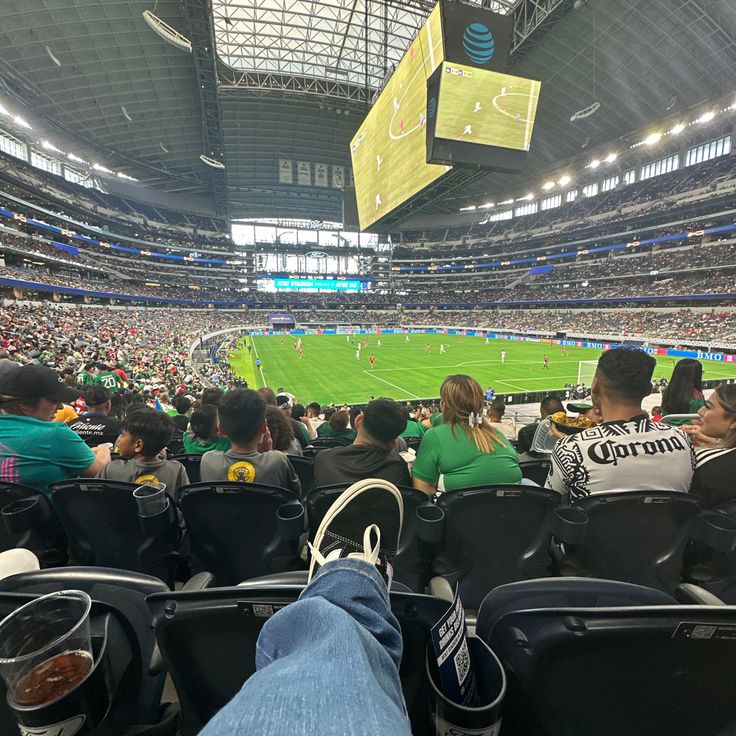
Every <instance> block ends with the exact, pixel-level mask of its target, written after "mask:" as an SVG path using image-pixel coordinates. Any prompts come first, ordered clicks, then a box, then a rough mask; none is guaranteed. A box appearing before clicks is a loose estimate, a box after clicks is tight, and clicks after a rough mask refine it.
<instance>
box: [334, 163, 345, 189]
mask: <svg viewBox="0 0 736 736" xmlns="http://www.w3.org/2000/svg"><path fill="white" fill-rule="evenodd" d="M332 188H333V189H344V188H345V167H344V166H333V167H332Z"/></svg>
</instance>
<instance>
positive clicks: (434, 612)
mask: <svg viewBox="0 0 736 736" xmlns="http://www.w3.org/2000/svg"><path fill="white" fill-rule="evenodd" d="M301 591H302V586H299V585H287V586H283V587H278V586H273V585H264V586H263V587H260V588H259V587H254V586H251V585H250V584H248V585H246V586H243V587H237V588H218V589H213V590H207V591H202V592H198V593H170V594H167V593H157V594H156V595H153V596H151V597H150V598H149V599H148V604H149V606H150V607H151V610H152V612H153V625H154V630H155V632H156V638H157V639H158V643H159V647H160V649H161V653H162V655H163V658H164V661H165V662H166V665H167V668H168V670H169V672H170V673H171V678H172V680H173V681H174V685H175V687H176V691H177V693H178V695H179V702H180V704H181V708H182V720H183V723H182V734H183V736H194V735H195V734H196V733H198V732H199V730H200V729H201V728H202V726H203V725H204V724H205V723H206V722H207V721H208V720H209V719H210V718H211V717H212V716H213V715H214V714H215V713H216V712H217V711H218V710H219V709H220V708H221V707H222V706H223V705H225V704H226V703H227V702H228V701H229V700H230V699H231V698H232V697H233V696H234V695H235V693H237V692H238V690H239V689H240V688H241V686H242V684H243V682H245V680H247V679H248V677H250V675H252V674H253V672H254V671H255V650H256V640H257V638H258V634H259V633H260V631H261V629H262V628H263V624H264V623H265V622H266V619H267V617H268V615H269V614H270V613H272V612H274V611H275V610H277V609H278V608H280V607H282V606H284V605H287V604H289V603H292V602H293V601H295V600H296V599H297V598H298V596H299V593H300V592H301ZM254 604H259V608H258V610H257V615H254V614H255V613H256V611H254V608H253V606H254ZM391 608H392V610H393V613H394V615H395V616H396V618H397V619H398V621H399V624H400V625H401V632H402V637H403V642H404V653H403V656H402V659H401V668H400V675H401V683H402V688H403V691H404V697H405V699H406V704H407V710H408V712H409V716H410V718H411V721H412V732H413V733H415V734H429V733H433V731H432V730H431V724H430V722H429V709H428V701H427V697H428V692H427V682H426V677H425V674H424V656H425V650H426V647H427V644H428V642H429V630H430V628H431V627H432V626H433V625H434V624H435V623H436V622H437V620H438V619H439V617H440V616H441V615H442V614H443V613H444V612H445V611H446V610H447V602H446V601H443V600H440V599H439V598H433V597H431V596H425V595H415V594H412V593H395V592H393V591H392V592H391ZM308 676H309V673H308V672H307V673H305V677H308Z"/></svg>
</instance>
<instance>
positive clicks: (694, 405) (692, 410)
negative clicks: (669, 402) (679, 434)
mask: <svg viewBox="0 0 736 736" xmlns="http://www.w3.org/2000/svg"><path fill="white" fill-rule="evenodd" d="M704 406H705V399H698V398H696V397H695V396H693V398H692V399H690V406H688V408H687V413H688V414H697V413H698V412H699V411H700V410H701V409H702V408H703V407H704ZM691 421H692V420H690V419H668V420H667V422H666V424H667V425H668V426H670V427H682V426H683V425H684V424H690V422H691Z"/></svg>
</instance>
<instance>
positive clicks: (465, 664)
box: [455, 639, 470, 684]
mask: <svg viewBox="0 0 736 736" xmlns="http://www.w3.org/2000/svg"><path fill="white" fill-rule="evenodd" d="M469 671H470V653H469V652H468V641H467V639H465V640H463V645H462V646H461V647H460V649H459V650H458V653H457V654H456V655H455V672H457V681H458V682H459V683H460V684H462V683H463V682H465V678H466V677H467V676H468V672H469Z"/></svg>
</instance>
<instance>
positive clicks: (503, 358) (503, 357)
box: [501, 350, 506, 365]
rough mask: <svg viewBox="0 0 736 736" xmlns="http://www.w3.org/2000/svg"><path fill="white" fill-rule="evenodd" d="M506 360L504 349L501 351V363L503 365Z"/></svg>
mask: <svg viewBox="0 0 736 736" xmlns="http://www.w3.org/2000/svg"><path fill="white" fill-rule="evenodd" d="M505 362H506V351H505V350H502V351H501V365H503V364H504V363H505Z"/></svg>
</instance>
